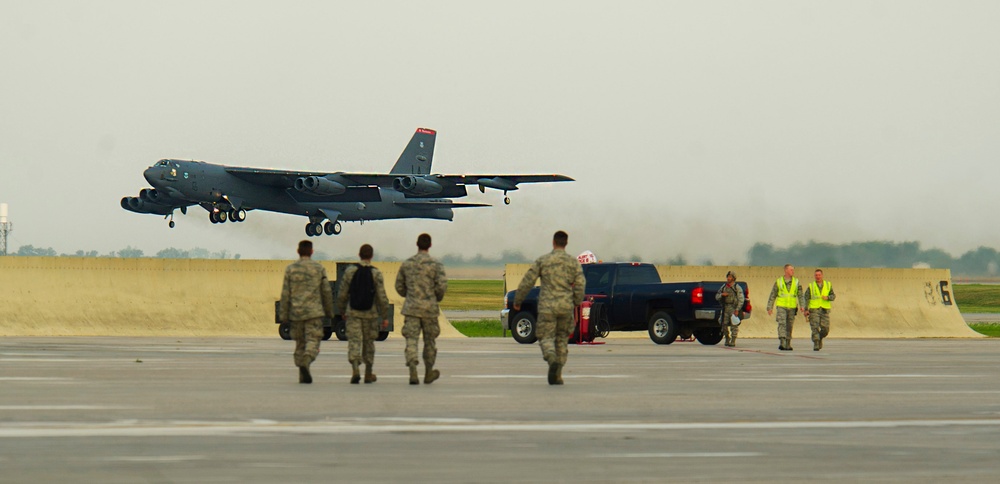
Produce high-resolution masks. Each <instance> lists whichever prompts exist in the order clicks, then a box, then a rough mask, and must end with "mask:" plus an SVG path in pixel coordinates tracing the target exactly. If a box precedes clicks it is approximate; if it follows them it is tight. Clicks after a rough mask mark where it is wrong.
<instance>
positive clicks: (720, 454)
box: [591, 452, 764, 459]
mask: <svg viewBox="0 0 1000 484" xmlns="http://www.w3.org/2000/svg"><path fill="white" fill-rule="evenodd" d="M762 455H764V454H762V453H760V452H663V453H651V454H593V455H591V457H598V458H616V457H621V458H626V459H673V458H681V459H686V458H689V457H707V458H717V457H760V456H762Z"/></svg>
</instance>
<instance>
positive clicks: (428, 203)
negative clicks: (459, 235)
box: [393, 200, 492, 209]
mask: <svg viewBox="0 0 1000 484" xmlns="http://www.w3.org/2000/svg"><path fill="white" fill-rule="evenodd" d="M393 203H394V204H395V205H399V206H401V207H410V208H425V209H429V208H473V207H490V206H492V205H490V204H488V203H462V202H452V201H451V200H405V201H397V202H393Z"/></svg>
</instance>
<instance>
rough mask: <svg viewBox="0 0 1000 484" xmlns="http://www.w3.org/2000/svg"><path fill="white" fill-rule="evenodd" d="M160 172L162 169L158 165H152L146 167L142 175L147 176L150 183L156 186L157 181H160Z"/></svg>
mask: <svg viewBox="0 0 1000 484" xmlns="http://www.w3.org/2000/svg"><path fill="white" fill-rule="evenodd" d="M159 174H160V169H159V168H158V167H155V166H151V167H149V168H146V170H145V171H143V172H142V177H143V178H145V179H146V181H148V182H149V184H150V185H153V186H155V185H156V182H157V181H159V178H160V177H159Z"/></svg>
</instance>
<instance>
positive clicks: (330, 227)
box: [323, 222, 333, 235]
mask: <svg viewBox="0 0 1000 484" xmlns="http://www.w3.org/2000/svg"><path fill="white" fill-rule="evenodd" d="M323 232H324V233H326V235H333V224H332V223H330V222H327V223H325V224H323Z"/></svg>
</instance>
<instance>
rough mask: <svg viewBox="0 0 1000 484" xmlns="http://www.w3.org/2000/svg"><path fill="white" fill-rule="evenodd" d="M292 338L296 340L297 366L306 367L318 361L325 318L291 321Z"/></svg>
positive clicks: (295, 355)
mask: <svg viewBox="0 0 1000 484" xmlns="http://www.w3.org/2000/svg"><path fill="white" fill-rule="evenodd" d="M289 325H290V326H291V332H292V339H294V340H295V354H294V358H295V366H298V367H306V368H308V367H309V365H311V364H312V362H313V361H316V356H318V355H319V342H320V340H322V339H323V318H313V319H306V320H303V321H291V322H290V323H289Z"/></svg>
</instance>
